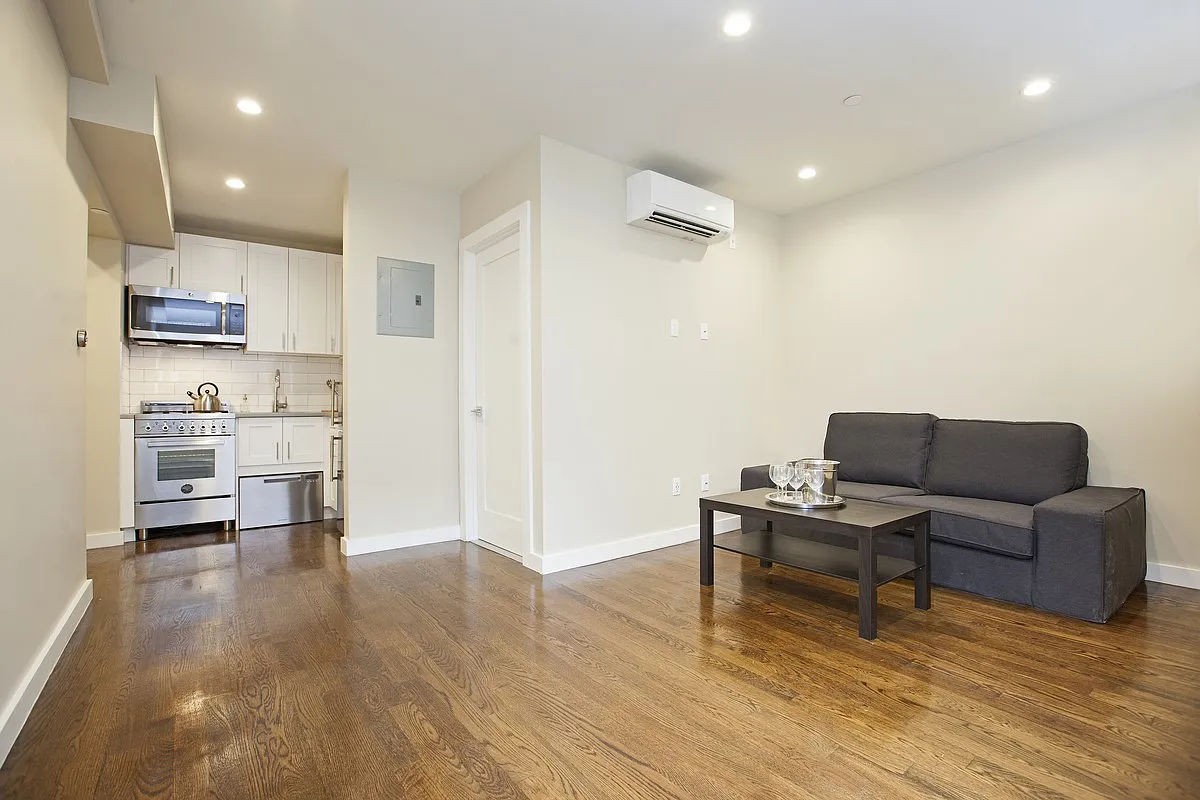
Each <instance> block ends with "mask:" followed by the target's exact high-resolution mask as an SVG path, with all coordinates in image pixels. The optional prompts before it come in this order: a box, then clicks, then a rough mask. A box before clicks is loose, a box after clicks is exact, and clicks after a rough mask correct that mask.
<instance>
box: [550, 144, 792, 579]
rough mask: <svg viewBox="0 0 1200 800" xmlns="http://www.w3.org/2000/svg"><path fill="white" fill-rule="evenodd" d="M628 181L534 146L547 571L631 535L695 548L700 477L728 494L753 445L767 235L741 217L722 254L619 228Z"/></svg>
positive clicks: (603, 167) (764, 356)
mask: <svg viewBox="0 0 1200 800" xmlns="http://www.w3.org/2000/svg"><path fill="white" fill-rule="evenodd" d="M634 171H635V170H633V169H631V168H629V167H626V166H624V165H622V164H618V163H616V162H613V161H610V160H608V159H605V158H601V157H599V156H595V155H591V154H589V153H586V152H584V151H582V150H578V149H576V148H573V147H569V146H567V145H564V144H562V143H560V142H556V141H554V140H551V139H543V140H542V142H541V258H540V261H541V264H540V272H541V274H540V288H541V310H540V318H539V324H540V327H541V342H542V350H541V360H542V361H541V371H540V374H541V390H542V398H543V405H542V434H543V445H542V458H543V469H544V477H543V486H542V490H543V492H544V499H543V512H544V539H545V540H544V545H543V554H544V555H545V556H547V557H548V558H549V559H550V560H551V562H552V563H553V562H554V561H555V557H556V556H558V555H559V554H563V553H570V552H571V551H577V550H580V549H584V548H587V549H592V552H600V549H603V547H605V546H607V545H611V544H613V543H614V542H618V541H619V540H622V539H630V538H633V537H645V538H644V541H646V542H656V544H654V546H662V543H664V542H665V541H669V540H670V539H671V537H676V538H680V539H683V538H688V537H691V538H694V536H695V535H696V527H695V526H696V525H697V519H698V512H697V510H696V502H697V497H698V495H699V478H700V475H701V474H702V473H709V474H710V476H711V482H712V483H711V487H712V488H711V492H712V493H714V494H715V493H719V492H723V491H730V490H734V489H736V488H737V487H738V481H739V472H740V469H741V467H742V466H744V465H746V464H753V463H761V462H762V460H763V458H764V449H765V448H766V446H767V442H766V440H767V437H768V433H769V431H768V427H767V422H766V414H767V411H768V409H769V406H768V398H767V397H766V396H765V395H764V392H763V390H762V385H763V380H764V376H765V375H767V374H769V372H770V371H771V369H772V365H771V363H770V362H769V359H768V354H769V346H768V339H767V316H766V314H765V311H766V308H767V304H768V300H769V297H770V292H771V289H772V284H771V280H772V278H773V276H774V274H775V273H776V271H777V269H778V262H779V246H778V242H779V235H780V229H779V224H780V221H779V219H778V218H777V217H775V216H773V215H771V214H767V213H763V212H759V211H756V210H755V209H753V208H750V207H748V206H745V205H739V206H738V208H737V230H738V233H737V249H736V250H735V249H731V248H730V246H729V244H728V243H722V244H717V245H714V246H712V247H708V248H706V247H704V246H702V245H699V244H695V243H692V242H687V241H685V240H682V239H675V238H672V237H669V236H664V235H662V234H658V233H654V232H651V231H646V230H642V229H639V228H634V227H631V226H629V225H627V224H625V181H626V178H627V177H628V176H629V175H631V174H633V172H634ZM672 318H675V319H678V320H679V322H680V335H679V337H678V338H671V337H670V336H669V334H668V332H669V324H670V320H671V319H672ZM701 322H708V323H709V325H710V327H711V339H710V340H709V341H706V342H702V341H700V338H699V326H700V323H701ZM675 476H678V477H680V478H682V481H683V493H682V494H681V495H680V496H678V497H673V496H672V495H671V491H670V490H671V479H672V477H675ZM663 536H665V539H663V538H659V537H663ZM597 548H599V549H597ZM584 552H586V550H585V551H584ZM558 560H559V561H560V562H562V561H564V560H565V562H566V563H572V562H573V559H571V558H565V559H561V558H560V559H558ZM597 560H598V559H597Z"/></svg>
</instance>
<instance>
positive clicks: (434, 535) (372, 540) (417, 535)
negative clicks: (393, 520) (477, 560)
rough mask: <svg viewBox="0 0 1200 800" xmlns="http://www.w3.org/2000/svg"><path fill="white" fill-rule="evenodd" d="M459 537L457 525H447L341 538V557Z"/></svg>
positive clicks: (446, 540) (453, 539) (447, 540)
mask: <svg viewBox="0 0 1200 800" xmlns="http://www.w3.org/2000/svg"><path fill="white" fill-rule="evenodd" d="M459 536H460V531H459V527H458V526H457V525H447V526H445V527H443V528H426V529H424V530H417V531H400V532H399V533H384V534H380V535H379V536H359V537H355V536H343V537H342V555H344V556H361V555H365V554H367V553H379V552H382V551H384V550H399V549H400V548H402V547H415V546H417V545H419V544H435V543H436V542H450V541H457V540H458V538H459Z"/></svg>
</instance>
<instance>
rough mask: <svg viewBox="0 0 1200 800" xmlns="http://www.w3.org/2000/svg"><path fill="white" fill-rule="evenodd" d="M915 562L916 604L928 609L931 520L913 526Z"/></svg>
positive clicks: (920, 607) (918, 606)
mask: <svg viewBox="0 0 1200 800" xmlns="http://www.w3.org/2000/svg"><path fill="white" fill-rule="evenodd" d="M913 562H914V563H915V564H916V565H917V571H916V574H914V575H913V584H914V586H915V588H914V589H913V591H914V594H915V602H914V605H915V606H916V607H917V608H919V609H922V610H927V609H928V608H929V605H930V599H929V572H930V568H929V522H928V520H926V521H925V522H918V523H917V524H916V526H915V527H914V528H913Z"/></svg>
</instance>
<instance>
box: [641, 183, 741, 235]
mask: <svg viewBox="0 0 1200 800" xmlns="http://www.w3.org/2000/svg"><path fill="white" fill-rule="evenodd" d="M625 195H626V208H625V221H626V222H628V223H629V224H630V225H636V226H637V227H639V228H646V229H647V230H652V231H655V232H656V233H665V234H668V235H670V236H678V237H680V238H682V239H691V240H692V241H694V242H701V243H703V244H712V243H713V242H719V241H721V240H722V239H725V238H727V237H728V236H729V235H730V234H731V233H733V201H732V200H730V199H729V198H728V197H722V196H721V195H719V194H714V193H712V192H710V191H707V190H705V189H701V188H699V187H698V186H690V185H688V184H686V183H684V182H683V181H677V180H675V179H674V178H668V177H667V176H666V175H660V174H658V173H657V172H650V171H649V170H646V171H644V172H639V173H637V174H636V175H632V176H630V178H629V180H628V181H627V182H626V186H625Z"/></svg>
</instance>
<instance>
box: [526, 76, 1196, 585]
mask: <svg viewBox="0 0 1200 800" xmlns="http://www.w3.org/2000/svg"><path fill="white" fill-rule="evenodd" d="M1198 189H1200V90H1198V89H1193V90H1190V91H1187V92H1183V93H1181V94H1177V95H1174V96H1172V97H1168V98H1164V99H1160V100H1157V101H1155V102H1153V103H1149V104H1146V105H1142V106H1140V107H1138V108H1134V109H1131V110H1129V111H1127V112H1125V113H1122V114H1119V115H1116V116H1113V117H1110V118H1107V119H1104V120H1100V121H1097V122H1095V123H1092V124H1088V125H1085V126H1081V127H1077V128H1073V129H1068V130H1065V131H1061V132H1058V133H1054V134H1051V135H1047V136H1042V137H1039V138H1037V139H1033V140H1029V141H1026V142H1023V143H1019V144H1016V145H1013V146H1010V147H1006V148H1004V149H1001V150H997V151H995V152H991V153H987V154H985V155H981V156H977V157H975V158H971V159H968V160H965V161H961V162H958V163H955V164H952V165H950V166H947V167H944V168H941V169H937V170H933V171H930V172H927V173H923V174H921V175H918V176H916V177H913V178H909V179H907V180H903V181H898V182H896V183H892V184H889V185H887V186H884V187H881V188H878V189H875V190H873V191H868V192H864V193H862V194H859V195H856V196H854V197H851V198H848V199H846V200H843V201H840V202H835V203H832V204H829V205H826V206H824V207H822V208H819V209H816V210H813V211H810V212H806V213H801V214H799V215H796V216H795V217H793V218H792V219H790V220H789V222H788V224H787V231H786V245H785V264H786V270H785V279H784V281H783V282H782V284H781V285H780V287H779V288H780V291H779V295H778V297H779V302H778V305H777V307H776V310H775V316H776V318H777V319H779V320H780V321H781V322H782V324H783V327H782V328H781V331H780V332H781V334H782V339H783V342H784V344H785V347H784V348H783V353H784V354H785V356H786V363H787V371H786V374H787V375H788V376H790V383H789V384H788V386H787V387H786V388H787V392H786V393H785V395H784V396H785V397H786V401H787V408H788V411H789V414H788V417H789V419H791V420H793V421H794V422H793V424H792V425H791V426H790V428H789V431H788V436H787V437H786V441H788V442H789V443H790V445H791V446H792V450H793V451H794V452H798V453H801V454H807V453H818V452H820V450H821V444H822V437H823V432H824V425H825V417H826V415H827V414H828V413H829V412H831V411H834V410H886V411H930V412H933V413H935V414H938V415H941V416H946V417H982V418H1000V419H1017V420H1037V419H1049V420H1069V421H1074V422H1078V423H1080V424H1082V425H1083V426H1084V427H1085V428H1086V429H1087V431H1088V434H1089V435H1090V438H1091V482H1092V483H1094V484H1105V485H1118V486H1143V487H1145V488H1146V490H1147V496H1148V503H1149V516H1150V521H1149V536H1150V553H1149V556H1150V560H1151V561H1152V562H1160V563H1165V564H1175V565H1183V566H1189V567H1193V568H1197V567H1200V530H1198V529H1197V526H1196V520H1195V494H1196V486H1197V484H1200V461H1197V459H1196V448H1197V443H1200V412H1198V411H1197V403H1198V400H1200V313H1197V310H1196V308H1197V298H1200V210H1198V208H1197V203H1198V199H1200V197H1198ZM548 205H549V204H548ZM805 331H808V332H809V333H808V334H805ZM814 350H815V352H813V351H814ZM819 355H824V356H825V359H824V361H823V365H822V368H821V369H820V370H819V371H814V370H813V369H812V365H813V361H812V360H811V359H812V358H814V357H817V356H819ZM778 455H779V456H784V455H787V453H783V452H779V453H778Z"/></svg>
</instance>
